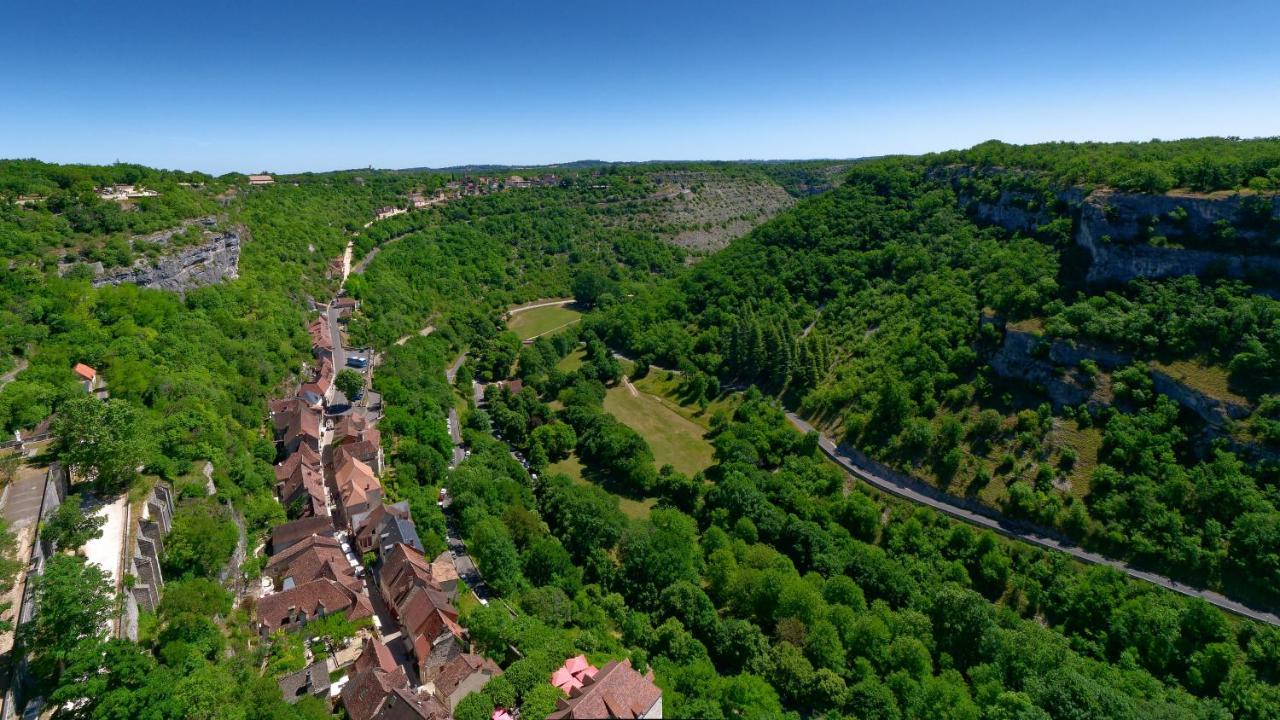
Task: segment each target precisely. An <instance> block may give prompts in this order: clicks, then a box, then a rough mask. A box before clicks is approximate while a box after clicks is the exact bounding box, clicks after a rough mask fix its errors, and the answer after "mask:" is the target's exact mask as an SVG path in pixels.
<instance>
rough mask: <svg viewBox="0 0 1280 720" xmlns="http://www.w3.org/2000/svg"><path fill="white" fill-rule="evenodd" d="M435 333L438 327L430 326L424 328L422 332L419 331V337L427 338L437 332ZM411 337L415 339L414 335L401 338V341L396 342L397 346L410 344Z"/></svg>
mask: <svg viewBox="0 0 1280 720" xmlns="http://www.w3.org/2000/svg"><path fill="white" fill-rule="evenodd" d="M435 331H436V326H435V325H428V326H426V327H424V328H422V329H421V330H419V331H418V335H419V336H420V337H426V336H428V335H430V334H431V333H433V332H435ZM411 337H413V336H412V335H405V336H404V337H402V338H400V339H399V340H396V344H397V345H403V344H405V343H407V342H409V338H411Z"/></svg>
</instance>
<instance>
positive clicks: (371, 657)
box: [355, 638, 396, 673]
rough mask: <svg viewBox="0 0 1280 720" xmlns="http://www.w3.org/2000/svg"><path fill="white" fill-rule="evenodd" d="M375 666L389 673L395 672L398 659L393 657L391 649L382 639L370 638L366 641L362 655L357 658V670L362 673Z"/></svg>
mask: <svg viewBox="0 0 1280 720" xmlns="http://www.w3.org/2000/svg"><path fill="white" fill-rule="evenodd" d="M373 668H377V669H379V670H382V671H383V672H387V673H389V672H393V671H394V670H395V669H396V659H395V658H394V657H392V655H391V650H390V649H389V648H387V646H386V645H385V644H383V643H382V641H380V640H375V639H373V638H369V639H368V640H366V641H365V643H364V649H363V650H361V651H360V657H358V658H356V662H355V672H356V673H362V672H364V671H366V670H370V669H373Z"/></svg>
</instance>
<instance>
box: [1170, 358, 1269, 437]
mask: <svg viewBox="0 0 1280 720" xmlns="http://www.w3.org/2000/svg"><path fill="white" fill-rule="evenodd" d="M1151 386H1152V387H1153V388H1155V391H1156V392H1158V393H1160V394H1161V395H1167V396H1169V398H1170V399H1171V400H1173V401H1174V402H1176V403H1178V404H1179V405H1181V406H1182V407H1184V408H1186V409H1188V410H1190V411H1191V412H1193V413H1195V414H1196V415H1199V416H1200V419H1201V420H1204V422H1205V424H1206V425H1209V426H1210V427H1212V428H1213V429H1214V430H1225V429H1227V426H1228V425H1230V423H1231V421H1232V420H1243V419H1245V418H1247V417H1249V412H1250V411H1249V406H1247V405H1242V404H1240V403H1235V402H1228V401H1225V400H1219V399H1218V398H1213V397H1209V396H1208V395H1205V394H1204V393H1202V392H1200V391H1199V390H1196V389H1195V388H1191V387H1188V386H1186V385H1184V384H1182V383H1180V382H1178V380H1177V379H1175V378H1173V377H1170V376H1169V375H1168V374H1166V373H1164V372H1163V371H1161V370H1157V369H1155V368H1152V370H1151Z"/></svg>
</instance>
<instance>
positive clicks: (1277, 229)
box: [933, 167, 1280, 286]
mask: <svg viewBox="0 0 1280 720" xmlns="http://www.w3.org/2000/svg"><path fill="white" fill-rule="evenodd" d="M1016 176H1023V177H1031V176H1030V175H1028V174H1027V173H1016V172H1015V171H1010V170H1005V169H999V168H989V169H974V168H967V167H950V168H940V169H938V170H935V171H934V172H933V177H935V178H938V179H941V180H943V181H944V182H950V183H951V184H952V185H953V187H955V188H956V190H957V193H958V198H959V202H960V204H961V206H962V207H964V208H965V209H966V211H967V212H968V213H969V214H970V215H971V216H972V217H973V218H974V219H975V220H977V221H978V222H980V223H983V224H991V225H998V226H1000V227H1003V228H1005V229H1007V230H1013V231H1018V232H1022V233H1028V234H1030V233H1032V232H1034V231H1035V230H1036V229H1037V228H1039V227H1041V226H1043V225H1045V224H1047V223H1049V222H1050V221H1052V220H1053V219H1054V218H1056V217H1062V216H1067V217H1069V218H1070V219H1071V221H1072V238H1073V240H1074V242H1075V244H1076V245H1078V246H1079V247H1081V248H1082V249H1084V250H1085V251H1087V252H1088V254H1089V257H1090V264H1089V270H1088V274H1087V277H1086V280H1087V281H1088V282H1090V283H1122V282H1128V281H1130V280H1135V279H1138V278H1166V277H1177V276H1181V275H1198V276H1206V275H1221V276H1226V277H1232V278H1241V279H1247V280H1250V281H1252V282H1253V283H1255V284H1259V285H1263V286H1278V285H1280V195H1275V194H1268V195H1260V194H1254V193H1234V192H1233V193H1227V192H1220V193H1212V194H1207V195H1206V194H1196V193H1166V194H1162V195H1154V194H1146V193H1126V192H1117V191H1114V190H1109V189H1105V188H1103V189H1096V190H1092V191H1088V190H1087V189H1085V188H1058V189H1054V190H1051V191H1047V193H1046V192H1037V191H1033V190H1023V189H1019V187H1018V183H1017V182H1012V183H1007V185H1008V186H1009V187H1004V188H1002V189H1000V190H999V191H998V192H997V193H996V194H995V196H994V197H993V196H992V194H991V193H990V192H988V193H985V194H981V195H979V194H977V193H975V192H974V190H973V183H968V182H966V181H967V180H970V179H974V178H991V177H997V178H1001V179H1003V178H1009V177H1015V178H1016ZM1031 184H1034V183H1028V185H1031ZM1046 195H1047V197H1046Z"/></svg>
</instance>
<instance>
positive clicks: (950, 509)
mask: <svg viewBox="0 0 1280 720" xmlns="http://www.w3.org/2000/svg"><path fill="white" fill-rule="evenodd" d="M787 420H789V421H791V424H792V425H794V426H795V427H796V428H797V429H799V430H800V431H801V432H805V433H807V432H810V431H814V432H816V430H815V428H814V427H813V426H812V425H810V424H809V423H807V422H805V421H804V420H803V419H801V418H800V416H798V415H796V414H795V413H793V412H787ZM818 438H819V439H818V446H819V447H821V448H822V452H824V453H826V455H827V456H828V457H830V458H831V459H832V460H834V461H835V462H836V463H837V464H838V465H840V466H841V467H842V468H844V469H845V470H847V471H848V472H849V473H850V474H852V475H853V476H854V477H856V478H858V479H859V480H862V481H863V482H865V483H867V484H868V485H871V486H872V487H875V488H877V489H879V490H883V491H884V492H887V493H889V494H890V495H895V496H897V497H900V498H903V499H905V500H910V501H911V502H914V503H916V504H919V505H927V506H929V507H931V508H933V509H935V510H937V511H939V512H942V513H946V514H947V515H950V516H951V517H954V518H957V519H960V520H963V521H965V522H967V523H970V524H972V525H977V526H979V527H983V528H987V529H988V530H994V531H995V532H998V533H1000V534H1001V535H1005V536H1007V537H1011V538H1014V539H1015V540H1021V541H1023V542H1026V543H1029V544H1031V545H1036V546H1038V547H1041V548H1045V549H1047V550H1057V551H1058V552H1064V553H1067V554H1068V555H1070V556H1071V557H1073V558H1075V559H1076V560H1079V561H1080V562H1085V563H1089V564H1092V565H1106V566H1109V567H1113V568H1115V569H1116V570H1119V571H1120V572H1123V573H1124V574H1126V575H1128V576H1129V577H1132V578H1136V579H1138V580H1143V581H1145V582H1149V583H1151V584H1152V585H1158V586H1160V587H1162V588H1165V589H1167V590H1172V591H1174V592H1176V593H1181V594H1183V595H1186V596H1188V597H1195V598H1201V599H1202V600H1205V601H1206V602H1208V603H1210V604H1212V605H1216V606H1217V607H1219V608H1222V609H1223V610H1226V611H1227V612H1229V613H1234V614H1236V615H1240V616H1241V617H1246V618H1249V619H1251V620H1257V621H1258V622H1264V623H1267V624H1270V625H1277V626H1280V616H1277V615H1276V614H1275V613H1271V612H1266V611H1263V610H1257V609H1254V608H1251V607H1249V606H1248V605H1245V604H1243V603H1240V602H1237V601H1235V600H1232V599H1230V598H1228V597H1226V596H1225V595H1222V594H1221V593H1216V592H1214V591H1212V590H1202V589H1200V588H1196V587H1192V586H1190V585H1185V584H1183V583H1180V582H1177V581H1176V580H1171V579H1169V578H1167V577H1165V576H1163V575H1157V574H1156V573H1153V572H1148V571H1146V570H1140V569H1138V568H1135V567H1132V566H1130V565H1129V564H1127V563H1124V562H1122V561H1119V560H1113V559H1111V558H1108V557H1104V556H1102V555H1099V554H1097V553H1094V552H1089V551H1088V550H1085V549H1083V548H1081V547H1080V546H1078V545H1076V544H1074V543H1073V542H1071V541H1070V540H1067V539H1065V538H1062V537H1056V536H1053V535H1051V534H1049V533H1048V532H1046V531H1045V530H1044V529H1043V528H1036V527H1034V526H1032V525H1030V524H1029V523H1024V522H1019V521H1016V520H1010V519H1008V518H1006V517H1004V516H1002V515H1001V514H1000V513H998V512H996V511H995V510H992V509H991V508H989V507H985V506H982V505H979V504H978V503H976V502H972V501H969V500H966V499H964V498H958V497H955V496H954V495H950V494H948V493H945V492H943V491H941V490H939V489H937V488H935V487H933V486H931V485H927V484H925V483H923V482H920V481H918V480H913V479H910V478H907V477H906V476H904V475H902V474H901V473H896V472H892V471H889V470H887V469H886V468H883V467H881V466H880V465H879V464H878V463H875V462H874V461H871V460H869V459H868V458H867V457H866V456H865V455H863V454H862V453H860V452H858V451H857V450H855V449H853V448H850V447H849V446H847V445H843V444H841V445H837V444H836V443H835V442H834V441H832V440H831V439H830V438H828V437H827V436H826V435H823V434H822V433H819V434H818Z"/></svg>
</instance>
